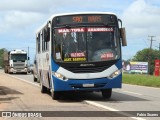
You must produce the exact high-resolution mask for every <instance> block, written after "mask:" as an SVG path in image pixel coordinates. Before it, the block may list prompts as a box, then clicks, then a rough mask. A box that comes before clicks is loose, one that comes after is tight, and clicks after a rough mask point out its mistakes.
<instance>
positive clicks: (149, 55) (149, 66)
mask: <svg viewBox="0 0 160 120" xmlns="http://www.w3.org/2000/svg"><path fill="white" fill-rule="evenodd" d="M148 37H150V38H151V39H149V40H150V41H151V43H150V49H149V52H148V74H150V68H151V64H150V60H151V59H150V58H151V52H152V42H153V41H155V40H153V37H155V36H148Z"/></svg>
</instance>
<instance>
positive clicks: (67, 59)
mask: <svg viewBox="0 0 160 120" xmlns="http://www.w3.org/2000/svg"><path fill="white" fill-rule="evenodd" d="M64 61H65V62H71V61H86V58H84V57H82V58H64Z"/></svg>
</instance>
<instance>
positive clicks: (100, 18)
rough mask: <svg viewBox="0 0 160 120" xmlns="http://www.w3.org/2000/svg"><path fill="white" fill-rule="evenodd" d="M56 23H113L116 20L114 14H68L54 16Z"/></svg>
mask: <svg viewBox="0 0 160 120" xmlns="http://www.w3.org/2000/svg"><path fill="white" fill-rule="evenodd" d="M54 21H55V23H56V25H62V24H75V23H106V22H107V23H114V24H115V22H116V21H117V17H116V16H115V15H101V14H100V15H68V16H59V17H56V18H54Z"/></svg>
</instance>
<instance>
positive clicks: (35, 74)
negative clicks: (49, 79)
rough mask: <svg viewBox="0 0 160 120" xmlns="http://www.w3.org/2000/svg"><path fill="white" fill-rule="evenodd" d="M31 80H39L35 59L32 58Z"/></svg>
mask: <svg viewBox="0 0 160 120" xmlns="http://www.w3.org/2000/svg"><path fill="white" fill-rule="evenodd" d="M33 80H34V82H40V81H39V79H37V61H36V59H35V60H34V64H33Z"/></svg>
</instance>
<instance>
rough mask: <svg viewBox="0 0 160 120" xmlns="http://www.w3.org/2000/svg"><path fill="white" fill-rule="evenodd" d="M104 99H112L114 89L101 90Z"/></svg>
mask: <svg viewBox="0 0 160 120" xmlns="http://www.w3.org/2000/svg"><path fill="white" fill-rule="evenodd" d="M101 92H102V96H103V98H110V97H111V95H112V89H111V88H110V89H104V90H101Z"/></svg>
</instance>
